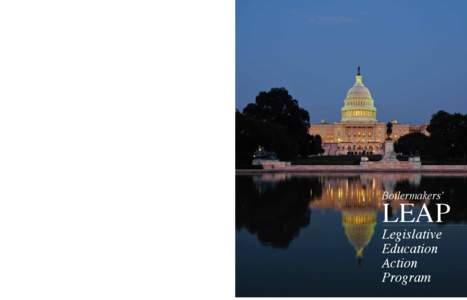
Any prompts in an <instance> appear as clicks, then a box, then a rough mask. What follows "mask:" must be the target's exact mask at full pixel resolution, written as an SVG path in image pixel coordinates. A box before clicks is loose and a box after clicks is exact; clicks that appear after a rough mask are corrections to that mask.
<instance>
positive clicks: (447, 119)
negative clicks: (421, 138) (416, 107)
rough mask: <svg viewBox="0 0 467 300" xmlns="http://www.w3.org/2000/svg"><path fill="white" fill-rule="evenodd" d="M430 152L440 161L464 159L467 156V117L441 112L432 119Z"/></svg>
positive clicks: (429, 129) (429, 128)
mask: <svg viewBox="0 0 467 300" xmlns="http://www.w3.org/2000/svg"><path fill="white" fill-rule="evenodd" d="M427 130H428V131H429V132H430V150H431V151H432V154H433V155H434V156H435V157H437V158H440V159H447V158H450V159H453V158H463V159H464V160H465V158H466V155H467V115H463V114H460V113H455V114H450V113H447V112H445V111H439V112H437V113H436V114H434V115H433V116H432V118H431V121H430V125H429V126H428V128H427Z"/></svg>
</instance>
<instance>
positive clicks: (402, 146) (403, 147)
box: [394, 132, 429, 155]
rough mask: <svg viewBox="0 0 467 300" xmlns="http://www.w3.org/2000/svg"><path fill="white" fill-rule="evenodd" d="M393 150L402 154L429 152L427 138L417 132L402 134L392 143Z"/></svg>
mask: <svg viewBox="0 0 467 300" xmlns="http://www.w3.org/2000/svg"><path fill="white" fill-rule="evenodd" d="M394 150H395V151H396V152H401V153H403V154H404V155H422V154H429V138H428V137H427V136H426V135H424V134H423V133H419V132H414V133H409V134H406V135H403V136H401V137H400V138H399V139H398V140H397V142H396V143H395V144H394Z"/></svg>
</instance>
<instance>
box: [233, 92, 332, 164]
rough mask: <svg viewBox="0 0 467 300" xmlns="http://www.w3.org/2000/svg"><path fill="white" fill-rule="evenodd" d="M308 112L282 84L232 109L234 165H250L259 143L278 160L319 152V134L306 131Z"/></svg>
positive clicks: (320, 148)
mask: <svg viewBox="0 0 467 300" xmlns="http://www.w3.org/2000/svg"><path fill="white" fill-rule="evenodd" d="M309 125H310V115H309V113H308V112H307V111H306V110H305V109H303V108H301V107H300V106H299V104H298V101H297V100H296V99H294V98H293V97H292V96H291V95H290V94H289V92H288V91H287V89H285V88H272V89H271V90H270V91H269V92H266V91H262V92H260V93H259V94H258V96H256V100H255V102H254V103H250V104H248V105H247V106H246V107H245V108H244V109H243V111H242V112H240V111H238V110H237V111H236V113H235V140H236V149H235V150H236V151H235V153H236V165H237V167H238V166H241V165H243V166H246V165H250V164H251V161H252V158H253V154H254V152H255V151H256V150H257V149H258V147H259V146H261V147H263V148H264V150H266V151H272V152H275V153H276V154H277V157H278V158H279V159H280V160H290V159H294V158H298V157H307V156H309V155H311V154H319V153H323V152H324V151H323V149H322V147H321V137H320V136H319V135H316V136H312V135H309V134H308V127H309Z"/></svg>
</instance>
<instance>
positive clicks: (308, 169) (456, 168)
mask: <svg viewBox="0 0 467 300" xmlns="http://www.w3.org/2000/svg"><path fill="white" fill-rule="evenodd" d="M332 172H339V173H347V172H349V173H375V172H379V173H401V172H404V173H454V174H456V173H457V174H459V173H460V174H467V165H421V166H417V167H411V166H397V165H396V166H388V165H386V166H376V165H372V166H368V165H366V166H362V165H292V166H285V167H276V168H267V169H235V173H236V174H240V175H241V174H252V173H259V174H260V173H332Z"/></svg>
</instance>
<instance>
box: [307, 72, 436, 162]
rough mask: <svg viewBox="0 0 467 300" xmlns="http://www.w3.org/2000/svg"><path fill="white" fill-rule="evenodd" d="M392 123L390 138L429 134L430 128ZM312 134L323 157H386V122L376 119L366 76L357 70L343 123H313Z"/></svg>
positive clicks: (423, 125)
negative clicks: (351, 155) (318, 141)
mask: <svg viewBox="0 0 467 300" xmlns="http://www.w3.org/2000/svg"><path fill="white" fill-rule="evenodd" d="M391 122H392V124H393V127H392V135H391V139H392V140H393V141H396V140H397V139H398V138H399V137H401V136H403V135H406V134H409V133H412V132H420V133H423V134H425V135H428V132H427V131H426V128H427V125H426V124H422V125H409V124H399V123H398V122H397V121H396V120H392V121H391ZM308 132H309V134H312V135H320V136H321V139H322V143H323V144H322V146H323V149H324V155H345V154H357V155H360V154H383V153H384V150H383V144H384V140H385V139H386V123H385V122H378V121H377V119H376V107H375V103H374V100H373V97H372V96H371V93H370V91H369V90H368V88H367V87H366V86H365V85H364V84H363V77H362V75H361V74H360V67H358V71H357V75H356V76H355V83H354V85H353V86H352V87H351V88H350V90H349V91H348V92H347V96H346V97H345V100H344V106H343V107H342V109H341V121H340V122H336V123H326V122H322V123H320V124H312V125H310V127H309V131H308Z"/></svg>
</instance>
